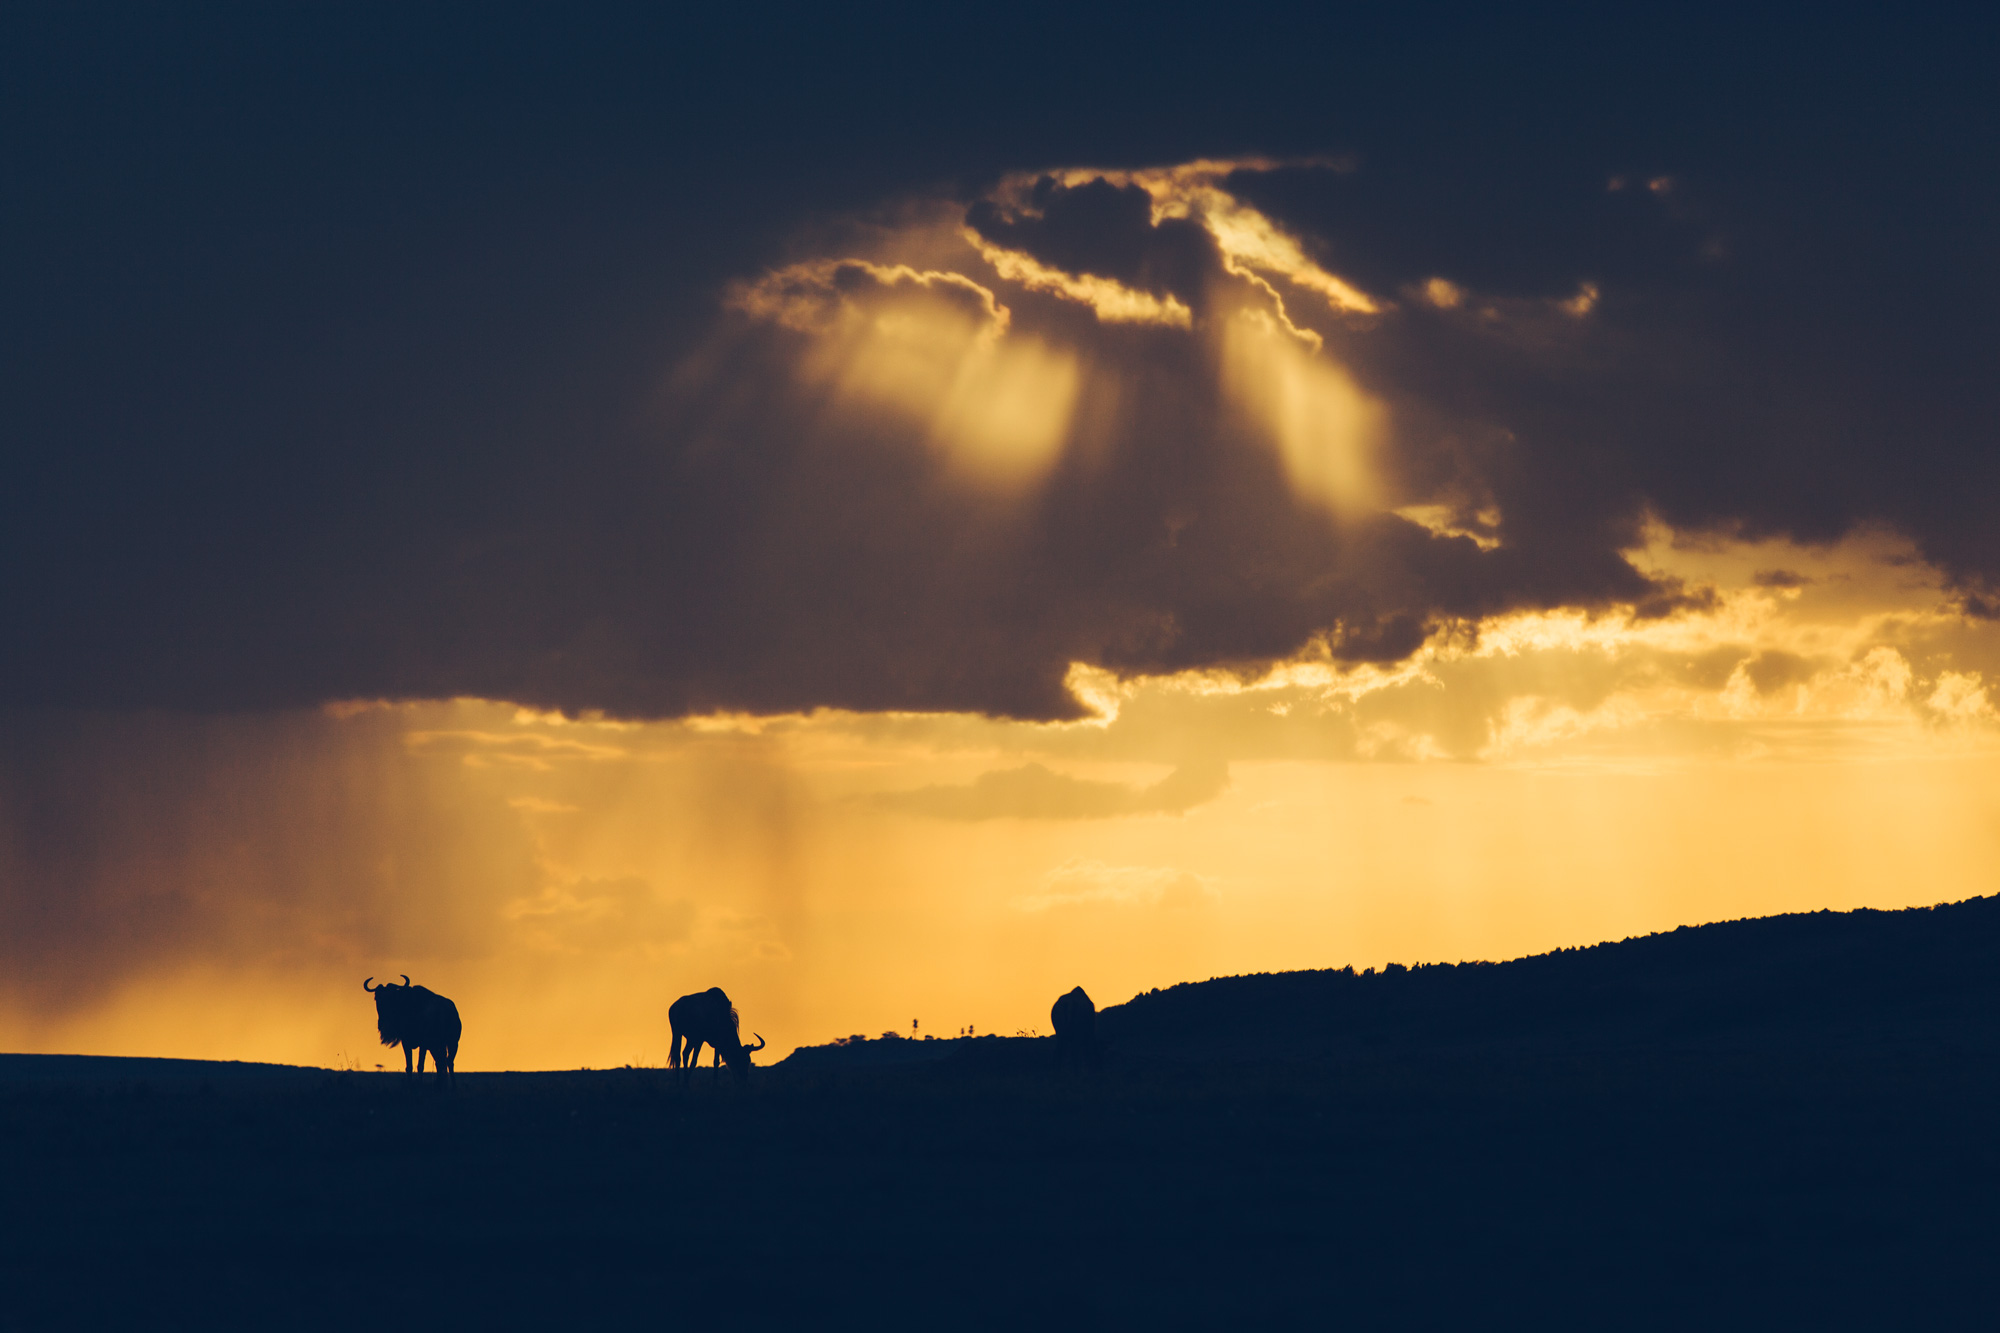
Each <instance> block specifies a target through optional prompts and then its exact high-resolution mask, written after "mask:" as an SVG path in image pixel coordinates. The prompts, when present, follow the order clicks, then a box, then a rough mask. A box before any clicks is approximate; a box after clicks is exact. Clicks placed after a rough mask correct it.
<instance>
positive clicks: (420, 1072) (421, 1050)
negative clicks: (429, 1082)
mask: <svg viewBox="0 0 2000 1333" xmlns="http://www.w3.org/2000/svg"><path fill="white" fill-rule="evenodd" d="M428 1054H430V1052H429V1051H428V1050H427V1049H426V1048H425V1047H422V1046H419V1047H417V1077H418V1078H422V1077H423V1076H424V1057H425V1056H426V1055H428Z"/></svg>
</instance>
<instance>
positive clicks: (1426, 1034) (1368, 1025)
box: [1101, 897, 2000, 1053]
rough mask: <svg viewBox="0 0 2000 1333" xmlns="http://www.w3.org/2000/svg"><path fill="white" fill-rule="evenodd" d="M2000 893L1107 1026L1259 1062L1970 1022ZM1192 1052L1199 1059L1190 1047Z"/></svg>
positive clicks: (1305, 988) (1137, 1003)
mask: <svg viewBox="0 0 2000 1333" xmlns="http://www.w3.org/2000/svg"><path fill="white" fill-rule="evenodd" d="M1996 960H2000V897H1976V898H1969V899H1965V900H1962V901H1959V902H1953V903H1939V904H1936V905H1934V906H1931V907H1911V908H1903V909H1897V910H1887V911H1885V910H1880V909H1874V908H1866V907H1862V908H1856V909H1853V910H1852V911H1846V912H1834V911H1830V910H1821V911H1818V912H1794V913H1785V914H1781V915H1777V916H1766V917H1740V918H1736V919H1734V920H1729V921H1717V922H1708V923H1705V924H1702V925H1696V926H1679V927H1676V928H1675V929H1673V930H1670V931H1656V932H1653V933H1651V934H1647V935H1638V936H1627V937H1626V938H1624V939H1621V940H1607V941H1601V942H1599V943H1596V944H1591V945H1582V946H1575V947H1567V948H1560V949H1553V950H1550V951H1548V952H1546V953H1539V954H1530V955H1526V956H1523V957H1520V958H1515V959H1509V960H1506V961H1503V962H1488V961H1470V962H1458V963H1447V962H1435V963H1421V964H1417V965H1415V966H1404V965H1402V964H1395V963H1392V964H1390V965H1388V966H1387V967H1385V968H1384V969H1382V970H1381V971H1379V972H1378V971H1375V970H1373V969H1369V970H1367V971H1364V972H1356V971H1355V970H1354V969H1353V968H1352V967H1343V968H1324V969H1315V970H1304V971H1291V972H1257V973H1245V974H1240V975H1236V976H1227V977H1212V978H1209V979H1208V980H1206V981H1194V982H1180V983H1177V984H1175V985H1172V986H1168V987H1165V988H1160V989H1154V990H1149V991H1145V992H1142V993H1140V994H1138V995H1135V996H1133V997H1132V998H1131V999H1130V1000H1128V1001H1126V1002H1125V1003H1124V1004H1120V1005H1113V1006H1110V1007H1109V1008H1107V1009H1105V1010H1104V1011H1103V1013H1102V1015H1101V1024H1102V1031H1103V1032H1104V1034H1105V1036H1106V1037H1107V1039H1109V1040H1111V1041H1113V1042H1115V1043H1118V1044H1120V1045H1122V1046H1124V1047H1127V1048H1150V1047H1165V1046H1169V1045H1173V1044H1177V1043H1187V1044H1191V1045H1194V1046H1201V1045H1204V1044H1208V1043H1214V1044H1216V1045H1227V1046H1233V1047H1234V1048H1235V1049H1238V1050H1254V1051H1256V1052H1258V1053H1266V1052H1267V1051H1268V1049H1269V1048H1270V1047H1271V1046H1272V1045H1273V1044H1274V1043H1279V1042H1283V1041H1300V1040H1304V1041H1308V1042H1311V1043H1314V1044H1315V1045H1318V1046H1321V1047H1324V1046H1325V1045H1326V1044H1328V1043H1332V1044H1334V1045H1342V1044H1352V1043H1355V1042H1359V1043H1360V1044H1362V1045H1364V1046H1366V1045H1381V1044H1384V1043H1387V1042H1391V1041H1403V1042H1415V1043H1419V1044H1427V1043H1436V1042H1447V1043H1457V1042H1491V1041H1506V1040H1530V1039H1538V1038H1563V1039H1567V1040H1572V1041H1574V1040H1588V1041H1591V1042H1599V1041H1605V1040H1617V1041H1627V1040H1635V1039H1636V1040H1641V1041H1643V1040H1649V1039H1677V1038H1678V1039H1686V1038H1699V1037H1713V1036H1719V1035H1723V1034H1726V1033H1728V1032H1731V1031H1737V1030H1747V1029H1753V1028H1763V1027H1769V1026H1771V1025H1773V1024H1781V1025H1790V1026H1793V1027H1796V1028H1798V1029H1800V1030H1801V1033H1802V1034H1803V1033H1804V1032H1806V1031H1809V1030H1812V1029H1827V1028H1830V1027H1836V1026H1837V1027H1841V1028H1843V1029H1851V1028H1852V1027H1853V1026H1854V1024H1855V1022H1857V1021H1859V1022H1862V1023H1866V1022H1869V1021H1880V1022H1889V1023H1898V1022H1905V1021H1913V1020H1924V1021H1944V1022H1947V1023H1949V1022H1951V1021H1954V1020H1958V1019H1967V1018H1970V1017H1971V1016H1972V1011H1973V1010H1974V1009H1975V1008H1976V1007H1977V1006H1978V1005H1979V1004H1981V1003H1988V1004H1990V1003H1992V1002H1993V1001H1995V1000H1996V999H2000V988H1996V985H1995V972H1996V969H1995V967H1994V963H1995V961H1996ZM1190 1053H1192V1052H1190Z"/></svg>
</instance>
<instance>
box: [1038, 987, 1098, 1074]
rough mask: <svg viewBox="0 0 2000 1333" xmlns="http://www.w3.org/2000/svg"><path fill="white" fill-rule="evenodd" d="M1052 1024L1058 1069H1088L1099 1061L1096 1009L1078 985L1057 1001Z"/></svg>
mask: <svg viewBox="0 0 2000 1333" xmlns="http://www.w3.org/2000/svg"><path fill="white" fill-rule="evenodd" d="M1049 1022H1050V1023H1052V1024H1054V1025H1055V1030H1056V1068H1058V1069H1067V1068H1068V1067H1069V1066H1071V1065H1079V1066H1087V1065H1089V1064H1091V1063H1093V1062H1094V1061H1095V1060H1096V1059H1097V1006H1096V1005H1094V1004H1092V1003H1091V1002H1090V997H1089V996H1088V995H1085V994H1084V993H1083V987H1081V986H1078V987H1077V988H1076V989H1075V990H1073V991H1071V992H1070V993H1069V994H1067V995H1065V996H1063V997H1062V998H1061V999H1059V1000H1057V1001H1056V1002H1055V1007H1054V1008H1052V1009H1050V1010H1049Z"/></svg>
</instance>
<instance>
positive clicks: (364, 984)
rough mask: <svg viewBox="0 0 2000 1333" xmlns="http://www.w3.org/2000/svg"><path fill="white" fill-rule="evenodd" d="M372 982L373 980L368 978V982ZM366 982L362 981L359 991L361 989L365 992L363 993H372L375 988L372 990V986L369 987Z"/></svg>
mask: <svg viewBox="0 0 2000 1333" xmlns="http://www.w3.org/2000/svg"><path fill="white" fill-rule="evenodd" d="M373 980H375V978H373V977H370V978H368V981H373ZM368 981H364V982H362V983H361V989H362V990H365V991H369V992H373V991H374V989H375V988H374V987H373V986H371V985H369V984H368Z"/></svg>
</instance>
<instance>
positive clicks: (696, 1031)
mask: <svg viewBox="0 0 2000 1333" xmlns="http://www.w3.org/2000/svg"><path fill="white" fill-rule="evenodd" d="M667 1022H668V1023H669V1024H671V1025H672V1027H673V1034H674V1045H673V1055H672V1056H671V1058H670V1059H669V1060H668V1062H667V1067H668V1068H669V1069H678V1070H680V1071H681V1086H682V1087H686V1086H687V1081H688V1076H689V1075H691V1074H692V1073H693V1072H694V1067H695V1065H696V1064H697V1063H698V1062H699V1061H700V1060H701V1048H702V1047H703V1046H713V1047H714V1048H715V1077H716V1078H718V1079H720V1078H721V1077H722V1062H723V1061H724V1060H727V1061H729V1072H730V1073H732V1074H734V1075H736V1081H737V1082H739V1083H741V1082H742V1081H743V1080H744V1079H746V1078H749V1077H750V1056H751V1053H752V1052H754V1051H761V1050H763V1049H764V1034H763V1033H761V1032H759V1033H754V1034H752V1035H754V1036H755V1037H756V1038H757V1044H756V1045H755V1046H745V1045H744V1044H743V1036H742V1034H741V1032H740V1031H738V1029H737V1019H736V1006H735V1005H733V1004H731V1003H730V1002H729V997H728V996H727V995H725V994H723V992H722V987H720V986H711V987H709V988H708V989H707V990H705V991H703V992H701V994H699V995H683V996H681V998H680V999H678V1000H675V1001H674V1002H673V1003H672V1004H671V1005H669V1006H667Z"/></svg>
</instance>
